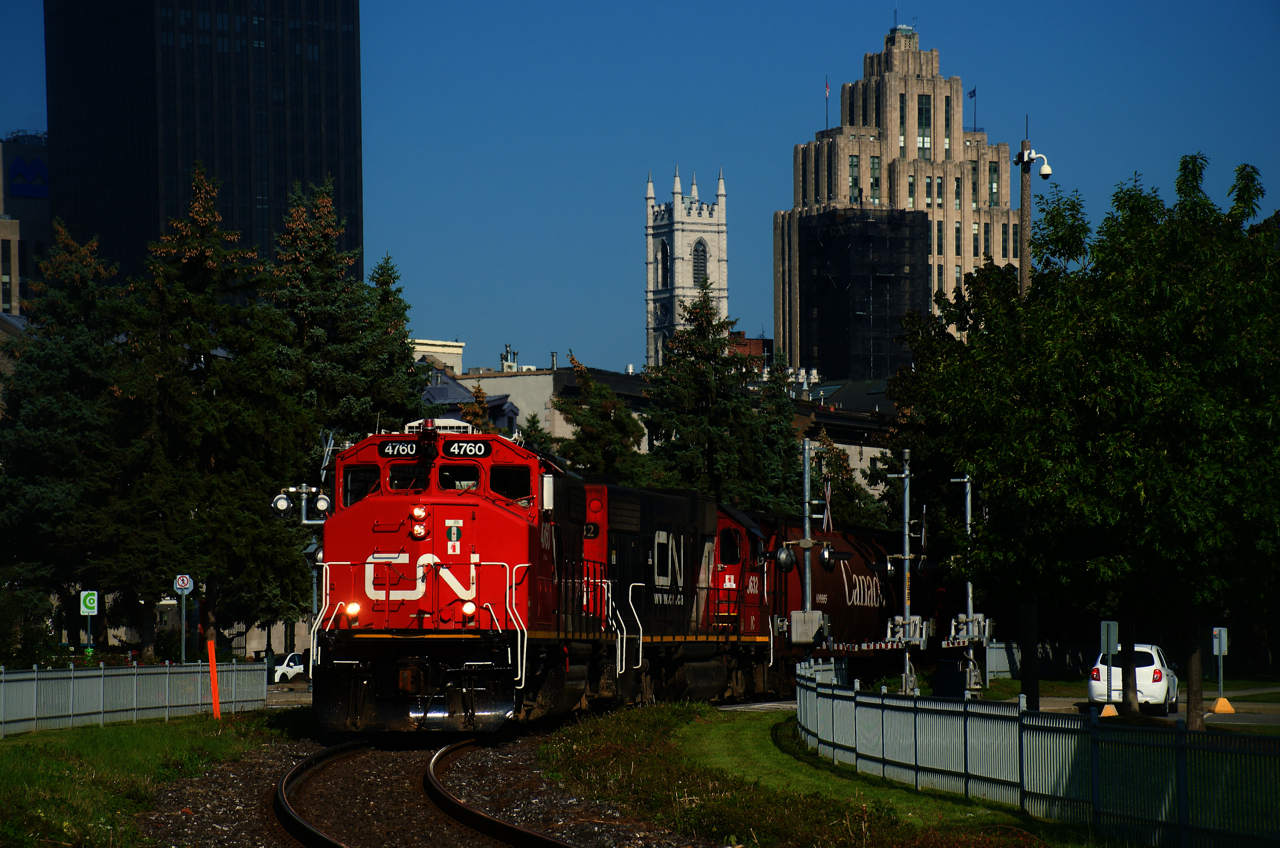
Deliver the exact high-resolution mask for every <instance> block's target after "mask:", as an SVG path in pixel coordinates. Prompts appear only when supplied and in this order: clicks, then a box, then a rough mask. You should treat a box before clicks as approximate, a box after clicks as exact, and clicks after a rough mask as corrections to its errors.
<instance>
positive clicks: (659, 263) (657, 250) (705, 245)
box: [644, 168, 729, 365]
mask: <svg viewBox="0 0 1280 848" xmlns="http://www.w3.org/2000/svg"><path fill="white" fill-rule="evenodd" d="M644 206H645V225H644V248H645V257H646V258H645V316H646V335H645V362H646V363H647V364H648V365H658V364H660V363H661V361H662V343H663V341H664V340H665V339H668V338H670V337H671V336H672V335H673V334H674V333H675V331H676V330H678V329H680V328H681V327H683V326H685V323H684V321H683V320H682V319H681V315H680V303H681V302H685V303H688V302H690V301H692V300H694V299H695V298H697V296H698V282H699V281H700V280H701V279H702V278H703V277H704V276H705V277H706V278H707V279H708V280H709V281H710V282H711V290H712V298H713V299H714V300H715V302H716V304H717V305H718V306H719V308H720V315H721V317H725V316H727V315H728V314H729V254H728V252H727V250H728V248H727V244H728V226H727V224H726V223H725V216H726V213H727V207H726V203H725V193H724V172H723V171H721V172H720V177H719V180H718V182H717V185H716V202H715V203H712V204H706V203H703V202H701V201H700V200H698V176H697V174H694V176H693V184H692V185H691V186H690V187H689V196H688V197H685V195H684V189H683V188H682V187H681V185H680V169H679V168H676V175H675V179H674V180H673V185H672V188H671V202H670V203H662V204H658V203H655V202H654V197H653V177H652V176H650V177H649V184H648V187H647V188H646V189H645V193H644Z"/></svg>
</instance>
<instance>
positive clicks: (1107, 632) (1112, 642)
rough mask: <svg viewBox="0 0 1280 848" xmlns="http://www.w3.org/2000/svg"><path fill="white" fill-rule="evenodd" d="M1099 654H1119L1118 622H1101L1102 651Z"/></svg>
mask: <svg viewBox="0 0 1280 848" xmlns="http://www.w3.org/2000/svg"><path fill="white" fill-rule="evenodd" d="M1100 653H1103V654H1118V653H1120V624H1119V623H1118V622H1115V621H1104V622H1102V650H1101V652H1100Z"/></svg>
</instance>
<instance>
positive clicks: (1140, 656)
mask: <svg viewBox="0 0 1280 848" xmlns="http://www.w3.org/2000/svg"><path fill="white" fill-rule="evenodd" d="M1128 657H1129V652H1128V651H1121V652H1120V653H1118V654H1112V655H1111V667H1112V668H1123V667H1124V666H1125V662H1126V660H1127V659H1128ZM1133 659H1134V663H1133V667H1134V668H1151V666H1153V665H1155V664H1156V658H1155V657H1154V656H1152V655H1151V652H1150V651H1134V652H1133ZM1106 664H1107V655H1106V654H1103V655H1102V656H1100V657H1098V665H1103V666H1105V665H1106Z"/></svg>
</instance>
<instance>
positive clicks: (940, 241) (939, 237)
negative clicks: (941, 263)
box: [938, 221, 942, 273]
mask: <svg viewBox="0 0 1280 848" xmlns="http://www.w3.org/2000/svg"><path fill="white" fill-rule="evenodd" d="M938 255H939V256H941V255H942V222H941V221H939V222H938ZM938 273H942V272H941V271H939V272H938Z"/></svg>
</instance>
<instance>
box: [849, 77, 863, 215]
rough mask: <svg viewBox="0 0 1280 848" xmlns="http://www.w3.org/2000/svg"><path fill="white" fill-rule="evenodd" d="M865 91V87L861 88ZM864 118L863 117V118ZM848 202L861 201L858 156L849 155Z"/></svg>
mask: <svg viewBox="0 0 1280 848" xmlns="http://www.w3.org/2000/svg"><path fill="white" fill-rule="evenodd" d="M863 92H864V93H865V92H866V89H865V88H864V89H863ZM863 120H865V117H864V118H863ZM849 202H850V203H861V202H862V185H861V184H860V183H859V182H858V157H857V156H850V157H849Z"/></svg>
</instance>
